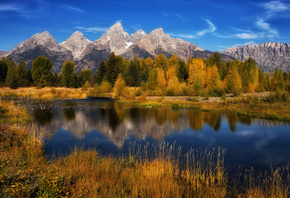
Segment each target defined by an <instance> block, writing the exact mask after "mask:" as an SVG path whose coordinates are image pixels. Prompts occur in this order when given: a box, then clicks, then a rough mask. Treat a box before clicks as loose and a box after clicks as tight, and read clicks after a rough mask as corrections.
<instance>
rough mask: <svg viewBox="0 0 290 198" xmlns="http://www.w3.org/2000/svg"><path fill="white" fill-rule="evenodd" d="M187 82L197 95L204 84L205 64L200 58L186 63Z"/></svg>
mask: <svg viewBox="0 0 290 198" xmlns="http://www.w3.org/2000/svg"><path fill="white" fill-rule="evenodd" d="M187 65H188V66H187V68H188V79H187V82H188V84H189V85H190V86H192V87H193V88H194V90H195V91H196V92H197V93H198V92H199V91H200V90H201V89H202V88H203V86H204V84H205V63H204V61H203V60H202V59H200V58H195V59H191V60H189V61H188V63H187Z"/></svg>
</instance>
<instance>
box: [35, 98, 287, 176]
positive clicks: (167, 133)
mask: <svg viewBox="0 0 290 198" xmlns="http://www.w3.org/2000/svg"><path fill="white" fill-rule="evenodd" d="M33 115H34V118H35V121H36V122H37V123H38V124H39V127H40V128H42V129H44V131H45V135H44V136H45V139H46V152H47V153H48V154H49V155H51V154H53V150H54V152H63V151H62V149H63V150H65V151H66V152H69V151H70V149H69V148H73V147H75V146H82V147H84V148H97V150H99V151H100V152H101V153H105V154H110V153H116V152H119V153H117V154H120V152H123V151H124V152H125V151H126V150H128V147H129V146H128V145H129V142H132V141H136V142H137V143H138V144H144V142H161V141H166V142H169V143H170V144H174V143H175V144H176V145H180V146H182V151H183V152H187V151H189V150H190V149H191V148H194V149H198V148H202V149H212V148H213V147H221V148H225V149H226V155H225V156H226V157H225V164H226V165H227V168H228V169H229V170H234V171H236V170H237V168H238V167H239V165H242V166H243V167H247V168H250V167H251V166H254V167H256V168H257V167H258V170H263V167H265V166H267V167H269V165H283V164H285V163H289V160H290V133H289V131H290V127H289V124H287V123H283V122H275V121H270V120H263V119H255V118H250V117H241V116H238V115H237V114H236V113H227V114H222V113H219V112H202V111H199V110H192V109H181V110H172V109H169V108H140V107H136V106H134V105H129V104H123V103H118V102H114V103H81V104H78V103H71V104H61V105H58V106H53V108H52V109H51V110H48V109H46V110H40V109H36V110H34V112H33ZM121 154H122V153H121Z"/></svg>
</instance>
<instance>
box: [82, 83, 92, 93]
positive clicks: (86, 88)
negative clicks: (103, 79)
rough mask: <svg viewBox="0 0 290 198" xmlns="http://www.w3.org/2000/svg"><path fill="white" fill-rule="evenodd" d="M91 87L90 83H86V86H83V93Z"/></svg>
mask: <svg viewBox="0 0 290 198" xmlns="http://www.w3.org/2000/svg"><path fill="white" fill-rule="evenodd" d="M90 87H91V85H90V83H89V81H86V82H85V84H84V85H83V86H82V91H86V90H88V89H89V88H90Z"/></svg>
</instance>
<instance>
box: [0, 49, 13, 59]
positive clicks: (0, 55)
mask: <svg viewBox="0 0 290 198" xmlns="http://www.w3.org/2000/svg"><path fill="white" fill-rule="evenodd" d="M10 53H11V52H10V51H1V50H0V58H2V57H6V56H8V55H9V54H10Z"/></svg>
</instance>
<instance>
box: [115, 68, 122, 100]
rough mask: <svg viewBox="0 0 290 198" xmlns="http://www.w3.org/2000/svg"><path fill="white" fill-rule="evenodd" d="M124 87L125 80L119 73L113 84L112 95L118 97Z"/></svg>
mask: <svg viewBox="0 0 290 198" xmlns="http://www.w3.org/2000/svg"><path fill="white" fill-rule="evenodd" d="M124 88H125V81H124V79H123V77H122V74H121V73H120V74H119V75H118V77H117V80H116V82H115V85H114V95H115V96H117V97H120V96H122V95H123V90H124Z"/></svg>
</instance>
